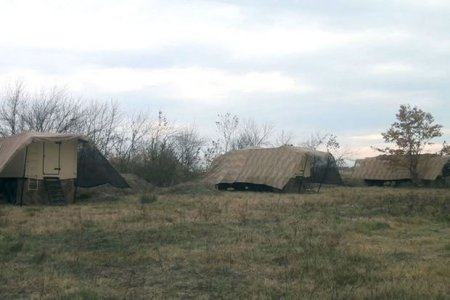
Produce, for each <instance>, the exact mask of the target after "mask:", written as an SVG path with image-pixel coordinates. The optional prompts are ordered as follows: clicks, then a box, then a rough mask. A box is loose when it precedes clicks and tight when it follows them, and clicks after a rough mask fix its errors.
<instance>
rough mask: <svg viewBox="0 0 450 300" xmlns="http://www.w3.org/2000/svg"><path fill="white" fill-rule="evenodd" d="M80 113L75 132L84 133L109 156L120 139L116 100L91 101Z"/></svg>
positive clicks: (118, 113)
mask: <svg viewBox="0 0 450 300" xmlns="http://www.w3.org/2000/svg"><path fill="white" fill-rule="evenodd" d="M81 114H82V117H81V118H80V121H81V122H79V124H78V126H77V128H76V130H75V132H79V133H83V134H85V135H86V136H87V137H89V139H90V140H91V141H92V142H93V143H94V144H95V145H96V146H97V148H98V149H99V150H100V151H101V152H102V153H103V155H105V156H109V155H110V154H111V153H112V151H114V150H115V149H116V148H117V145H116V143H118V142H119V141H120V136H119V134H118V130H119V128H120V127H121V125H122V114H121V113H120V110H119V105H118V104H117V102H113V101H110V102H98V101H92V102H91V104H90V105H88V106H86V107H85V108H84V109H83V110H81ZM131 129H132V128H131Z"/></svg>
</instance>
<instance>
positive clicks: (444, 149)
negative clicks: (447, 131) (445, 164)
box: [439, 141, 450, 155]
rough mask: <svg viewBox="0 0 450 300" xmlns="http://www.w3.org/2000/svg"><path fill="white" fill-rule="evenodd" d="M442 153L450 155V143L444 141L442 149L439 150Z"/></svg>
mask: <svg viewBox="0 0 450 300" xmlns="http://www.w3.org/2000/svg"><path fill="white" fill-rule="evenodd" d="M439 154H440V155H450V145H449V144H447V142H446V141H444V142H443V143H442V149H441V150H440V151H439Z"/></svg>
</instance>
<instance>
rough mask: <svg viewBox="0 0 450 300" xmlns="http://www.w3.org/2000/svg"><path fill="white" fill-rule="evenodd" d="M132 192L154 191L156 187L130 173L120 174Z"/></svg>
mask: <svg viewBox="0 0 450 300" xmlns="http://www.w3.org/2000/svg"><path fill="white" fill-rule="evenodd" d="M121 175H122V177H123V178H124V179H125V181H126V182H127V183H128V185H129V186H130V188H131V190H132V191H133V192H134V193H150V192H154V191H155V189H156V187H155V186H154V185H152V184H151V183H149V182H148V181H147V180H145V179H143V178H141V177H139V176H137V175H135V174H131V173H124V174H121Z"/></svg>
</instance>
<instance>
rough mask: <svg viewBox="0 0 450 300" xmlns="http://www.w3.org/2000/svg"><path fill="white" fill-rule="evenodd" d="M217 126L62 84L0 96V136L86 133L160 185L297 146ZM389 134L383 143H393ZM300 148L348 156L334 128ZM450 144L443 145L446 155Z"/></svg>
mask: <svg viewBox="0 0 450 300" xmlns="http://www.w3.org/2000/svg"><path fill="white" fill-rule="evenodd" d="M426 116H427V117H428V115H426ZM429 121H433V120H429ZM215 127H216V134H217V135H216V137H215V138H206V137H202V136H201V135H200V134H199V132H198V130H197V128H196V127H195V126H193V125H187V126H175V124H174V123H173V122H171V121H169V120H168V118H167V116H166V114H165V113H164V112H162V111H159V112H158V115H157V118H156V119H152V118H151V117H150V114H149V113H143V112H140V113H134V114H126V113H124V112H123V111H122V110H121V109H120V107H119V105H118V103H117V102H114V101H103V102H102V101H98V100H90V101H86V99H83V98H81V97H74V96H73V95H72V94H71V93H69V92H68V91H67V90H66V89H65V88H58V87H54V88H51V89H47V90H41V91H39V92H36V93H30V92H28V91H27V89H26V87H25V84H24V83H23V82H21V81H18V82H17V83H16V84H14V85H10V86H8V87H7V88H5V89H4V91H3V93H1V98H0V136H3V137H4V136H9V135H14V134H18V133H21V132H23V131H29V130H34V131H39V132H57V133H69V132H70V133H79V134H83V135H85V136H87V137H88V138H89V139H90V140H91V141H92V142H93V143H94V144H95V145H96V146H97V147H98V149H99V150H100V151H101V153H102V154H103V155H104V156H105V157H107V158H108V159H109V160H110V161H111V162H112V163H113V164H114V166H115V167H116V168H117V169H118V170H119V171H120V172H122V173H135V174H137V175H139V176H141V177H143V178H145V179H146V180H148V181H149V182H151V183H153V184H155V185H159V186H167V185H172V184H176V183H179V182H182V181H186V180H190V179H192V178H195V177H197V176H199V175H200V174H202V172H204V171H205V170H206V169H207V168H208V167H209V165H210V164H211V162H212V161H213V160H214V159H215V158H216V157H217V156H218V155H221V154H223V153H225V152H228V151H231V150H238V149H245V148H250V147H269V146H282V145H293V135H292V133H290V132H286V131H284V130H282V131H281V132H280V133H279V134H278V135H277V136H275V130H274V128H275V127H274V126H273V124H270V123H267V122H264V123H258V122H256V121H255V120H253V119H242V118H240V117H239V116H237V115H234V114H231V113H228V112H227V113H219V114H218V115H217V120H216V122H215ZM439 129H440V127H439ZM389 133H392V132H391V131H388V132H387V133H386V134H385V135H383V137H384V138H385V140H386V141H387V142H393V141H395V136H393V137H392V134H391V135H388V134H389ZM435 136H438V135H434V136H432V137H435ZM427 142H429V141H427ZM299 146H302V147H305V148H308V149H311V150H322V151H327V152H330V153H332V154H333V155H334V157H335V159H336V163H337V165H338V166H340V167H343V166H345V160H346V159H348V158H349V155H351V153H350V152H349V151H346V150H342V149H341V146H340V144H339V142H338V140H337V136H336V135H334V134H332V133H321V132H318V131H317V132H313V133H312V134H311V135H310V136H309V137H308V138H307V139H306V140H305V141H304V142H302V143H300V144H299ZM386 149H388V148H386ZM386 149H385V151H388V150H386ZM448 149H449V146H448V145H447V144H444V145H443V149H442V154H449V152H450V151H449V150H448ZM378 150H379V151H382V149H378ZM420 150H423V149H420ZM445 151H447V152H445Z"/></svg>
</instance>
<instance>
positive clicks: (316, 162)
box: [205, 146, 342, 192]
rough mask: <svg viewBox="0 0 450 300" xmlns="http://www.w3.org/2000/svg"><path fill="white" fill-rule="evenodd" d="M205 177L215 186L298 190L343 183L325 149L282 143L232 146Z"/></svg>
mask: <svg viewBox="0 0 450 300" xmlns="http://www.w3.org/2000/svg"><path fill="white" fill-rule="evenodd" d="M205 181H206V182H209V183H213V184H215V185H216V186H217V188H218V189H236V190H260V191H275V192H300V191H302V190H303V189H305V188H308V186H310V185H311V184H312V183H318V184H342V180H341V177H340V175H339V171H338V169H337V166H336V162H335V160H334V158H333V156H332V155H331V154H330V153H327V152H321V151H311V150H309V149H305V148H299V147H292V146H282V147H278V148H258V149H244V150H235V151H231V152H228V153H225V154H224V155H221V156H219V157H218V158H217V159H216V160H215V161H214V162H213V164H212V166H211V169H210V171H209V172H208V174H207V175H206V177H205Z"/></svg>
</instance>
